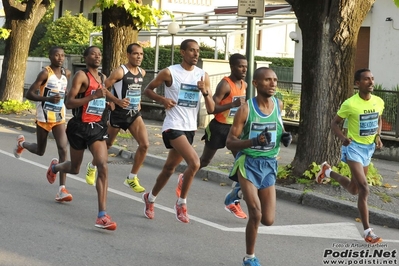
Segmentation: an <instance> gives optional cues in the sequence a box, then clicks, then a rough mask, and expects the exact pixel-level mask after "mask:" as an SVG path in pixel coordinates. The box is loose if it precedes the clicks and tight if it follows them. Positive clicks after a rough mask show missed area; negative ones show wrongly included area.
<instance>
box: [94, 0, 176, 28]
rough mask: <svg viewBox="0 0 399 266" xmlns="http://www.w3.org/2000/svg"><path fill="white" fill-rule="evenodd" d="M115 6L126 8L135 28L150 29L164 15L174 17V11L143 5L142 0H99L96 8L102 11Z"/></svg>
mask: <svg viewBox="0 0 399 266" xmlns="http://www.w3.org/2000/svg"><path fill="white" fill-rule="evenodd" d="M115 7H119V8H123V9H125V11H126V13H128V14H129V15H130V16H131V20H132V21H131V24H132V25H133V29H134V30H149V29H150V26H152V25H154V26H157V25H158V22H157V20H158V19H160V18H162V16H164V15H169V16H171V17H173V15H172V13H170V12H168V11H163V10H160V9H156V8H154V7H151V6H149V5H143V3H142V0H97V2H96V5H95V6H94V7H93V9H92V10H94V9H95V8H99V9H100V10H101V11H104V10H106V9H113V8H115Z"/></svg>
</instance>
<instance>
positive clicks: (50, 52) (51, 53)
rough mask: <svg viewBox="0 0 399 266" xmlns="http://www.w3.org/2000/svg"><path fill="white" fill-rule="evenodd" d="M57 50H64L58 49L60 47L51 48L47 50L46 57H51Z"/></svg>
mask: <svg viewBox="0 0 399 266" xmlns="http://www.w3.org/2000/svg"><path fill="white" fill-rule="evenodd" d="M57 50H64V48H62V47H60V46H53V47H51V48H50V49H49V50H48V55H49V56H52V55H53V54H54V53H55V51H57Z"/></svg>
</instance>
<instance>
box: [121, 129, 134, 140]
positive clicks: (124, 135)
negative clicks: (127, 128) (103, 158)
mask: <svg viewBox="0 0 399 266" xmlns="http://www.w3.org/2000/svg"><path fill="white" fill-rule="evenodd" d="M118 137H120V138H123V139H130V138H131V137H132V134H130V132H125V133H122V132H120V131H119V133H118Z"/></svg>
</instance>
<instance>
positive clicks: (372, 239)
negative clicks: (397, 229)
mask: <svg viewBox="0 0 399 266" xmlns="http://www.w3.org/2000/svg"><path fill="white" fill-rule="evenodd" d="M364 240H365V241H366V242H367V243H370V244H378V243H381V242H382V238H381V237H379V236H377V235H376V234H374V232H373V231H372V230H371V231H370V232H369V233H368V234H367V235H366V236H365V237H364Z"/></svg>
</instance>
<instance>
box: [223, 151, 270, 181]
mask: <svg viewBox="0 0 399 266" xmlns="http://www.w3.org/2000/svg"><path fill="white" fill-rule="evenodd" d="M237 170H238V171H240V173H241V175H242V176H243V177H244V178H245V179H247V180H248V181H250V182H251V183H252V184H253V185H254V186H255V187H256V188H257V189H263V188H268V187H271V186H274V184H275V183H276V178H277V160H276V159H275V158H269V157H257V158H253V157H251V156H248V155H245V154H243V153H241V152H240V153H238V154H237V157H236V160H235V162H234V165H233V169H232V170H231V172H230V175H229V176H230V179H232V180H235V179H238V177H237Z"/></svg>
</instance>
